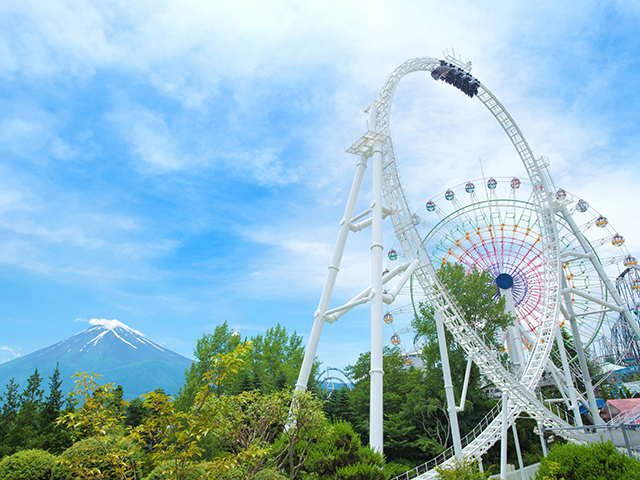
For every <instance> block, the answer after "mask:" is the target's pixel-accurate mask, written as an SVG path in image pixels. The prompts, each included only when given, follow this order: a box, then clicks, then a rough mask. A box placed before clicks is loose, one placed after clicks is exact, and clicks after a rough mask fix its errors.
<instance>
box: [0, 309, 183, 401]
mask: <svg viewBox="0 0 640 480" xmlns="http://www.w3.org/2000/svg"><path fill="white" fill-rule="evenodd" d="M89 324H90V325H91V326H90V327H89V328H87V329H86V330H83V331H82V332H80V333H78V334H76V335H74V336H72V337H69V338H67V339H66V340H63V341H61V342H59V343H56V344H55V345H52V346H50V347H45V348H42V349H40V350H37V351H35V352H33V353H30V354H29V355H25V356H24V357H20V358H16V359H14V360H11V361H9V362H5V363H2V364H0V390H1V391H4V386H5V385H6V384H7V383H8V382H9V380H10V379H11V378H15V381H16V382H17V383H19V384H20V391H22V389H23V388H24V387H25V386H26V384H27V379H28V378H29V376H31V375H32V374H33V372H34V371H35V369H36V368H37V369H38V373H39V374H40V376H41V377H42V379H43V381H42V388H44V390H45V395H46V393H48V380H49V379H48V377H49V376H51V375H52V374H53V371H54V370H55V368H56V362H59V363H60V367H59V368H60V377H61V379H62V380H63V384H62V389H63V390H64V391H65V392H67V391H70V390H72V389H73V387H74V383H73V379H72V378H71V375H73V374H74V373H75V372H94V373H99V374H101V375H102V378H101V379H100V381H99V382H98V383H101V384H104V383H115V384H116V385H122V388H123V390H124V397H125V398H134V397H137V396H140V395H142V394H143V393H146V392H149V391H152V390H155V389H156V388H162V389H164V391H165V393H167V394H174V395H175V394H176V393H178V389H179V388H180V387H181V386H182V385H183V383H184V371H185V369H186V368H188V367H189V366H190V365H191V360H189V359H188V358H186V357H183V356H182V355H179V354H177V353H175V352H172V351H171V350H168V349H166V348H164V347H161V346H159V345H157V344H156V343H153V342H152V341H150V340H149V339H147V338H146V337H145V336H144V335H143V334H142V333H141V332H139V331H137V330H134V329H133V328H131V327H129V326H127V325H125V324H124V323H122V322H120V321H118V320H104V319H102V320H99V319H95V318H94V319H91V320H89Z"/></svg>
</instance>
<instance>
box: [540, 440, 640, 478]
mask: <svg viewBox="0 0 640 480" xmlns="http://www.w3.org/2000/svg"><path fill="white" fill-rule="evenodd" d="M535 478H536V480H553V479H557V480H561V479H564V480H640V461H638V460H635V459H632V458H629V457H627V456H626V455H623V454H622V453H620V452H619V451H618V450H616V448H615V447H614V446H613V444H612V443H611V442H606V443H603V442H599V443H591V444H588V445H575V444H573V443H567V444H565V445H558V446H557V447H555V448H553V449H551V451H550V452H549V455H547V457H546V458H544V459H542V461H541V462H540V468H539V469H538V472H537V473H536V477H535Z"/></svg>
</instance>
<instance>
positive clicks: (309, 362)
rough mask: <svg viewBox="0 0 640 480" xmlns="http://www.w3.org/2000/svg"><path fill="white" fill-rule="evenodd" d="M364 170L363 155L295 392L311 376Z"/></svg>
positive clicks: (364, 161) (357, 168)
mask: <svg viewBox="0 0 640 480" xmlns="http://www.w3.org/2000/svg"><path fill="white" fill-rule="evenodd" d="M366 169H367V157H366V156H365V155H361V156H360V161H359V162H358V166H357V167H356V174H355V177H354V179H353V183H352V184H351V192H350V193H349V199H348V200H347V206H346V207H345V210H344V217H343V218H342V221H341V222H340V231H339V233H338V239H337V240H336V246H335V248H334V249H333V257H332V259H331V265H329V272H328V273H327V279H326V280H325V283H324V288H323V290H322V295H321V297H320V304H319V305H318V310H317V311H316V313H315V319H314V321H313V328H312V329H311V335H310V336H309V344H308V345H307V350H306V351H305V353H304V360H303V361H302V367H301V368H300V374H299V375H298V381H297V382H296V390H305V389H306V388H307V383H308V382H309V375H311V368H312V367H313V361H314V360H315V358H316V351H317V350H318V342H319V341H320V334H321V333H322V327H323V325H324V315H325V313H326V312H327V308H329V301H330V300H331V294H332V293H333V287H334V286H335V283H336V277H337V276H338V272H339V271H340V262H341V261H342V254H343V253H344V247H345V245H346V243H347V236H348V235H349V224H350V222H351V219H352V218H353V212H354V211H355V208H356V203H357V201H358V195H359V194H360V188H361V187H362V179H363V177H364V172H365V170H366Z"/></svg>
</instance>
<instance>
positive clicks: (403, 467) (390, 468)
mask: <svg viewBox="0 0 640 480" xmlns="http://www.w3.org/2000/svg"><path fill="white" fill-rule="evenodd" d="M412 468H414V465H413V463H411V462H410V461H408V460H404V459H398V460H394V461H393V462H388V463H385V465H384V474H385V475H386V477H387V478H394V477H397V476H398V475H402V474H403V473H405V472H408V471H409V470H411V469H412Z"/></svg>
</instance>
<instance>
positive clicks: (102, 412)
mask: <svg viewBox="0 0 640 480" xmlns="http://www.w3.org/2000/svg"><path fill="white" fill-rule="evenodd" d="M100 377H101V375H99V374H94V373H91V374H88V373H86V372H82V373H75V374H74V375H73V376H72V378H75V379H76V380H75V387H74V389H73V391H72V392H71V393H70V394H69V395H70V397H71V398H72V399H73V402H74V404H75V406H76V407H77V408H76V409H75V410H74V411H71V412H67V413H66V414H65V415H64V416H63V417H61V418H60V419H59V420H58V424H59V425H64V426H66V427H67V428H68V429H71V430H72V431H73V432H74V433H75V434H77V435H79V436H82V437H88V438H87V442H86V443H85V444H83V445H85V446H84V447H82V448H80V447H77V448H75V449H74V447H76V445H74V446H72V447H71V449H70V451H71V453H70V454H69V455H67V456H65V457H64V458H65V468H66V469H68V470H70V471H71V472H72V473H74V475H76V476H78V475H82V476H83V477H81V478H99V477H95V476H92V472H95V468H97V467H94V466H92V465H93V464H96V465H97V464H99V465H103V464H105V465H109V466H110V469H111V470H112V471H113V475H114V477H113V478H119V479H121V480H127V479H129V478H135V477H136V471H137V470H138V468H139V465H138V461H137V455H133V456H132V455H131V450H132V446H131V440H130V439H128V438H125V437H124V436H123V433H124V432H123V430H122V423H123V420H124V418H125V413H124V412H125V408H126V405H127V402H126V401H122V396H121V393H122V388H120V390H117V389H116V388H115V387H114V384H113V383H108V384H105V385H100V384H98V381H99V380H100ZM89 440H90V441H89ZM96 456H99V457H100V459H96V458H94V457H96ZM87 462H89V465H90V466H87ZM96 475H99V471H98V473H97V474H96Z"/></svg>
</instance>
